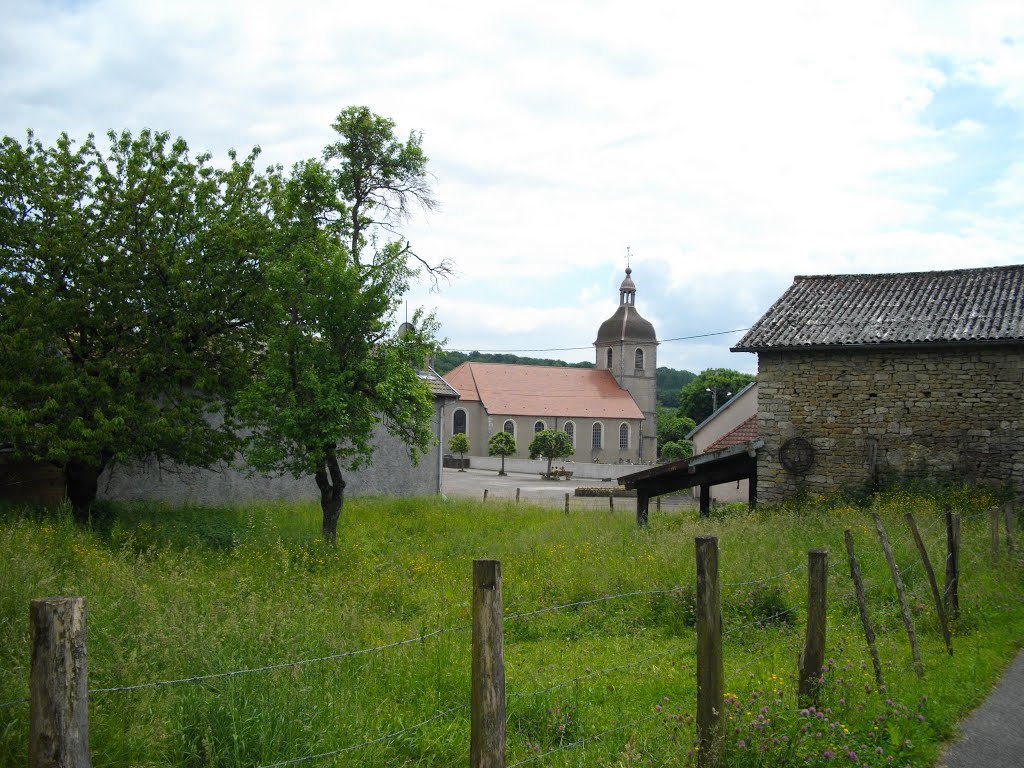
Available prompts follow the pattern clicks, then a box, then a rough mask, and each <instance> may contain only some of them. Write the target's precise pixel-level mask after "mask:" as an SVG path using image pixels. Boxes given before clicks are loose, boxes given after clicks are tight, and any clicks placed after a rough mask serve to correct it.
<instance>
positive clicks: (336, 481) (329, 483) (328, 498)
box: [316, 447, 345, 547]
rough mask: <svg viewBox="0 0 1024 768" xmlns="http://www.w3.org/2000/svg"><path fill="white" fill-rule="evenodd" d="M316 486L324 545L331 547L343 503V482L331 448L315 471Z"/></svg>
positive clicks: (326, 451)
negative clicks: (321, 514)
mask: <svg viewBox="0 0 1024 768" xmlns="http://www.w3.org/2000/svg"><path fill="white" fill-rule="evenodd" d="M316 485H317V487H318V488H319V489H320V510H321V511H322V512H323V526H322V531H323V537H324V543H325V544H329V545H330V546H332V547H333V546H334V545H335V544H336V543H337V541H338V518H340V517H341V508H342V506H343V505H344V503H345V480H344V479H343V478H342V476H341V465H340V464H339V463H338V456H337V454H336V453H335V452H334V448H333V447H330V448H326V449H325V450H324V462H323V464H321V465H320V469H318V470H317V471H316Z"/></svg>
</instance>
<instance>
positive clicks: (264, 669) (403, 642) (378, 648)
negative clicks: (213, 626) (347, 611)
mask: <svg viewBox="0 0 1024 768" xmlns="http://www.w3.org/2000/svg"><path fill="white" fill-rule="evenodd" d="M468 629H470V625H468V624H467V625H465V626H461V627H442V628H440V629H435V630H434V631H433V632H425V633H424V634H421V635H418V636H416V637H410V638H408V639H406V640H397V641H395V642H393V643H385V644H384V645H378V646H375V647H373V648H360V649H359V650H355V651H343V652H342V653H333V654H330V655H329V656H318V657H316V658H313V659H301V660H299V661H287V662H282V663H280V664H268V665H266V666H263V667H252V668H249V669H237V670H234V671H231V672H213V673H211V674H208V675H193V676H191V677H180V678H176V679H173V680H157V681H155V682H152V683H140V684H138V685H123V686H117V687H111V688H92V689H90V690H89V694H90V695H91V694H94V693H124V692H127V691H142V690H146V689H150V688H161V687H164V686H169V685H181V684H184V683H198V682H202V681H203V680H216V679H220V678H226V677H239V676H241V675H251V674H254V673H256V672H272V671H274V670H276V669H291V668H294V667H301V666H304V665H306V664H317V663H320V662H324V661H337V660H338V659H347V658H350V657H352V656H362V655H364V654H367V653H376V652H378V651H386V650H388V649H390V648H398V647H400V646H403V645H412V644H413V643H421V642H423V641H424V640H428V639H429V638H431V637H436V636H438V635H443V634H446V633H449V632H464V631H466V630H468Z"/></svg>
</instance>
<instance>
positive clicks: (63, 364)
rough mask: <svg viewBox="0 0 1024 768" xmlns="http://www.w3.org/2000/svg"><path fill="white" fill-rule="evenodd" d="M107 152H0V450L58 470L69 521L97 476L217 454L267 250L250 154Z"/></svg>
mask: <svg viewBox="0 0 1024 768" xmlns="http://www.w3.org/2000/svg"><path fill="white" fill-rule="evenodd" d="M108 138H109V148H108V149H107V150H106V151H104V150H103V149H101V148H100V146H99V145H98V144H97V143H96V141H95V139H94V138H93V137H92V136H91V135H90V136H89V137H88V138H87V139H86V140H85V141H84V142H82V143H81V144H78V145H76V144H75V142H73V141H72V139H70V138H69V137H68V136H67V135H61V136H60V137H59V139H58V140H57V141H56V143H55V144H54V145H53V146H44V145H43V144H42V143H41V142H40V141H38V140H37V139H36V138H35V137H34V136H33V134H32V133H31V132H30V133H29V134H28V137H27V140H26V142H25V143H24V144H21V143H19V142H18V141H16V140H15V139H12V138H10V137H5V138H4V139H3V140H2V142H0V370H2V371H3V374H2V376H0V442H2V443H3V444H4V445H5V446H7V447H9V448H11V449H13V451H14V455H15V456H16V457H19V458H24V459H30V460H37V461H48V462H53V463H54V464H57V465H58V466H60V467H62V469H63V472H64V477H65V481H66V487H67V491H68V495H69V498H70V500H71V503H72V506H73V509H74V510H75V513H76V516H77V517H79V518H81V517H83V516H84V515H85V514H86V513H87V511H88V509H89V507H90V505H91V504H92V502H93V501H94V500H95V497H96V492H97V479H98V477H99V475H100V474H101V473H102V471H103V470H104V468H105V467H106V466H107V465H108V464H109V463H110V462H112V461H115V460H124V459H146V458H156V459H161V460H163V459H167V460H173V461H175V462H180V463H184V464H191V465H200V466H203V465H209V464H210V463H212V462H215V461H217V460H219V459H226V458H229V457H231V456H232V455H233V454H234V451H235V445H236V443H235V436H234V432H233V430H232V423H231V412H230V407H229V408H228V409H227V410H226V411H225V408H224V406H225V403H227V404H229V403H230V401H231V396H232V394H233V392H234V391H235V390H236V389H237V388H238V387H239V386H240V385H241V383H242V382H243V381H244V377H245V371H246V365H245V361H246V360H247V359H248V357H249V355H250V354H251V353H252V351H253V349H254V343H255V338H254V336H253V327H252V323H251V318H253V317H254V316H257V315H259V314H260V309H259V308H258V306H257V305H258V304H259V303H260V301H261V297H262V295H263V258H264V254H265V251H266V248H267V246H268V244H269V239H270V226H269V220H268V218H267V216H266V213H267V210H266V201H267V197H268V189H269V183H268V179H267V178H266V177H264V176H261V175H259V174H257V173H256V172H255V171H254V161H255V157H256V153H255V152H254V153H253V154H251V155H250V156H248V157H247V158H245V159H243V160H239V159H238V158H237V157H236V156H235V155H234V154H232V156H231V162H230V164H229V166H228V167H227V168H226V169H215V168H212V167H211V166H210V165H209V160H210V158H209V156H208V155H199V156H197V157H194V158H193V157H192V156H191V155H190V153H189V149H188V146H187V145H186V143H185V141H184V140H182V139H180V138H179V139H176V140H172V139H171V138H170V136H169V135H168V134H166V133H153V132H150V131H142V132H140V133H139V134H138V135H137V136H132V135H131V134H130V133H128V132H123V133H120V134H115V133H110V134H108Z"/></svg>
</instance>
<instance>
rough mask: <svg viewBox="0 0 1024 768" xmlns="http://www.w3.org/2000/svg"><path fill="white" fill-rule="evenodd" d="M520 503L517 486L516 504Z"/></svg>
mask: <svg viewBox="0 0 1024 768" xmlns="http://www.w3.org/2000/svg"><path fill="white" fill-rule="evenodd" d="M518 503H519V489H518V488H516V504H518Z"/></svg>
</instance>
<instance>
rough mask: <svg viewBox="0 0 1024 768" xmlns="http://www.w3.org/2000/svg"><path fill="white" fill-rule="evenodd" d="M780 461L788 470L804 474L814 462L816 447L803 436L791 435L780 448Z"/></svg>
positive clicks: (795, 473)
mask: <svg viewBox="0 0 1024 768" xmlns="http://www.w3.org/2000/svg"><path fill="white" fill-rule="evenodd" d="M779 462H780V463H781V464H782V467H783V469H785V470H786V471H787V472H792V473H793V474H794V475H802V474H804V473H805V472H806V471H807V470H808V469H810V468H811V465H812V464H814V448H812V447H811V444H810V443H809V442H807V440H805V439H804V438H802V437H791V438H790V439H789V440H787V441H786V442H784V443H783V444H782V448H780V449H779Z"/></svg>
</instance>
